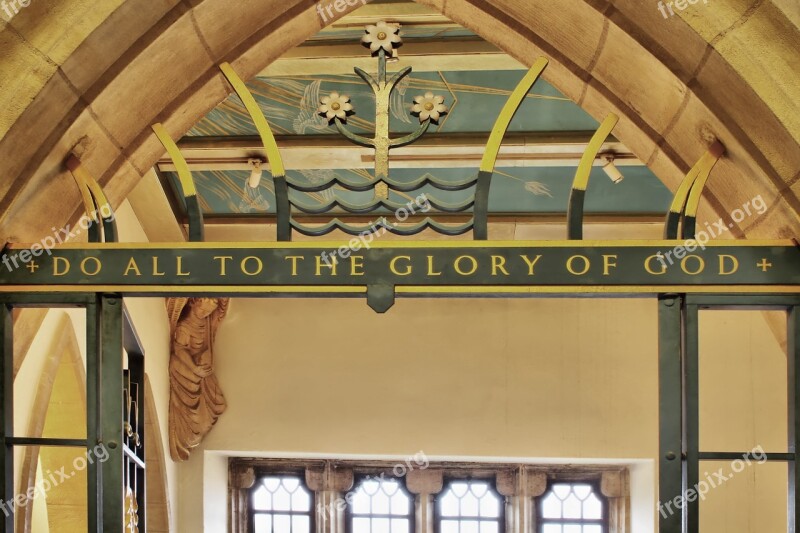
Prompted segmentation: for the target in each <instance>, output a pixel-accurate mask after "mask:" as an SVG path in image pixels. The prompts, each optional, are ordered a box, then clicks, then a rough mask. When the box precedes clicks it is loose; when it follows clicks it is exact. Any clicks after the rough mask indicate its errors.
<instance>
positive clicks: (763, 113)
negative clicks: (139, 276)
mask: <svg viewBox="0 0 800 533" xmlns="http://www.w3.org/2000/svg"><path fill="white" fill-rule="evenodd" d="M66 2H67V0H54V2H52V3H54V4H66ZM421 2H422V3H424V4H426V5H429V6H431V7H433V8H435V9H437V10H439V11H441V12H443V13H444V14H445V15H447V16H448V17H450V18H452V19H453V20H455V21H456V22H458V23H460V24H462V25H464V26H465V27H467V28H470V29H473V30H475V31H477V32H478V33H479V34H480V35H482V36H483V37H484V38H485V39H487V40H488V41H490V42H492V43H494V44H496V45H498V46H499V47H500V48H502V49H503V50H505V51H507V52H508V53H509V54H511V55H513V56H514V57H517V58H518V59H520V60H521V61H522V62H523V63H524V64H530V63H531V62H532V61H533V60H534V59H535V57H536V56H537V55H540V54H544V55H546V56H548V57H550V58H551V67H550V68H549V69H548V72H547V73H546V78H547V79H548V80H549V81H551V82H552V83H553V84H554V85H555V86H556V87H558V88H559V89H561V90H562V91H563V92H564V93H565V94H567V95H568V96H570V97H571V98H572V99H574V100H575V101H576V102H578V103H579V104H580V105H581V106H583V107H584V108H585V109H586V110H587V111H588V112H589V113H591V114H592V115H594V116H595V117H601V116H604V115H605V114H606V113H608V112H615V113H617V114H619V115H620V116H621V117H622V120H621V122H620V125H619V127H618V129H617V134H618V137H619V138H620V139H621V140H622V141H623V142H624V143H625V144H626V145H628V146H629V147H630V148H631V149H632V150H633V151H634V153H635V154H636V155H637V156H638V157H639V158H640V159H642V160H644V161H646V162H647V164H648V165H649V166H650V168H651V169H653V170H654V171H655V173H656V174H657V175H658V176H659V177H660V178H661V179H662V180H664V181H665V183H667V185H668V186H671V187H674V186H675V184H676V183H677V181H678V180H679V179H680V177H681V176H682V175H683V173H684V172H685V171H686V170H688V168H689V167H690V166H691V165H692V163H693V162H694V161H696V160H697V159H698V158H699V156H700V154H701V153H702V152H703V151H704V150H705V148H706V146H707V145H708V144H709V142H710V141H711V140H713V139H719V140H721V141H722V142H723V143H724V144H725V146H726V147H727V148H728V156H727V157H726V158H725V159H724V160H723V161H722V162H720V164H719V165H718V167H717V169H716V171H715V174H714V176H713V177H712V180H711V183H710V184H709V191H708V205H709V206H710V208H711V210H707V211H706V215H707V216H710V214H711V213H712V212H713V211H716V212H717V213H719V212H730V211H731V210H733V209H735V208H737V207H739V206H741V205H742V203H743V202H744V201H746V200H747V199H750V198H753V197H754V196H756V195H758V194H761V195H763V198H764V200H765V201H767V202H768V204H769V209H768V211H767V212H766V213H764V214H762V215H761V216H759V217H757V218H755V219H752V220H748V221H747V222H746V225H745V226H743V227H739V226H736V227H734V228H733V232H734V234H735V235H736V236H744V235H748V236H758V237H768V236H769V237H787V236H791V235H795V234H797V233H800V219H798V212H799V211H800V200H798V194H800V145H798V142H797V141H798V140H800V119H798V118H797V117H798V116H800V113H797V110H798V108H797V106H798V104H797V102H798V101H800V97H798V96H800V95H798V94H797V93H798V90H800V89H798V87H800V83H797V81H798V75H797V72H798V71H800V68H798V61H800V60H798V58H797V54H796V52H795V50H796V48H797V46H796V45H797V43H798V42H799V41H800V33H798V27H797V17H796V16H794V13H793V12H789V11H786V7H785V2H783V1H781V0H772V1H770V0H766V1H765V0H747V1H739V0H715V2H714V10H713V12H712V11H710V10H708V9H710V8H704V7H701V6H700V5H696V6H695V7H694V10H693V11H691V12H683V13H679V14H677V15H675V16H674V17H672V18H670V19H668V20H667V19H665V18H664V17H662V15H661V13H660V12H659V10H658V9H657V8H656V7H655V6H654V5H653V6H648V5H643V4H642V3H641V2H640V1H638V0H582V1H575V2H562V1H559V0H546V1H543V2H535V3H533V4H531V3H530V2H528V1H527V0H491V1H489V0H448V1H447V2H443V1H441V0H421ZM43 4H44V3H40V4H39V5H36V4H32V5H31V6H29V7H28V8H26V9H25V10H23V11H22V12H20V14H19V15H17V16H16V17H15V18H14V19H12V20H11V22H10V23H8V24H6V25H5V26H3V28H2V36H3V37H4V40H5V41H6V42H7V46H5V49H6V50H7V51H8V57H9V58H10V59H8V60H6V61H7V64H10V65H13V66H14V67H15V68H19V69H22V70H23V71H24V72H25V74H24V75H21V76H17V77H14V78H13V79H14V82H13V84H11V85H10V86H9V87H8V88H7V89H6V90H5V91H4V92H3V93H2V95H0V104H2V105H0V109H3V110H4V111H3V114H2V115H0V135H3V137H2V139H0V161H3V162H4V167H5V169H4V170H5V172H4V173H3V176H2V178H0V213H2V220H0V236H2V237H5V238H6V239H9V240H15V241H34V240H37V239H39V238H41V235H42V234H43V232H47V231H48V230H49V228H50V227H51V225H52V224H53V223H59V222H61V223H67V222H68V221H70V220H74V219H75V218H76V216H77V208H78V206H79V205H80V201H79V199H78V193H77V191H76V190H75V187H74V186H73V184H72V180H71V178H70V177H69V176H68V175H67V174H66V172H64V170H63V168H62V162H63V160H64V158H65V156H66V155H67V153H68V152H69V151H70V150H72V149H73V148H74V147H75V146H76V145H80V150H81V151H83V152H84V160H85V163H86V166H87V168H88V169H89V170H90V171H91V172H92V173H93V174H94V175H95V176H98V177H100V181H101V183H102V184H104V185H105V187H106V189H107V190H108V193H109V197H110V198H111V200H112V203H119V202H120V201H121V200H122V199H123V198H124V197H125V196H126V195H127V193H128V192H129V191H130V190H131V188H132V187H133V186H134V185H135V184H136V182H137V181H138V179H139V177H140V176H142V175H143V173H144V172H146V170H147V169H148V168H150V167H151V166H152V165H153V164H154V163H155V161H156V160H157V158H158V157H159V156H160V155H161V152H162V149H161V148H160V146H159V145H158V142H157V141H156V140H155V139H154V138H153V135H152V134H151V133H150V130H149V125H150V124H152V123H153V122H157V121H160V122H163V123H164V124H165V126H166V127H167V129H168V130H169V132H170V133H171V134H172V135H173V136H174V137H178V136H180V135H182V134H183V133H184V132H186V131H187V130H188V129H189V128H190V127H191V125H192V124H194V123H195V122H196V121H197V119H198V118H200V117H201V116H203V115H204V114H205V113H207V112H208V111H209V110H211V109H212V108H213V107H214V106H215V105H216V104H217V103H219V102H220V101H222V99H224V98H225V97H226V95H227V94H228V92H229V91H230V89H229V87H228V86H227V84H226V83H225V82H224V80H223V78H222V76H221V74H220V73H219V71H218V69H217V67H216V65H217V64H219V63H220V62H222V61H229V62H231V63H232V64H233V66H234V68H235V69H236V70H237V72H238V73H239V74H240V75H241V76H242V77H243V78H245V79H247V78H250V77H253V76H254V75H256V74H257V73H258V72H259V71H260V70H262V69H263V68H264V67H265V66H266V65H268V64H269V63H270V62H272V61H273V60H275V59H276V58H277V57H279V56H280V55H281V54H282V53H283V52H285V51H286V50H288V49H290V48H292V47H293V46H296V45H297V44H299V43H301V42H302V41H304V40H305V39H306V38H308V37H310V36H311V35H313V34H314V33H316V32H317V31H318V30H319V29H321V27H322V25H323V23H322V21H321V19H320V18H319V16H318V14H317V12H316V10H315V8H314V4H313V3H312V2H310V1H308V0H303V1H298V0H289V1H284V0H267V1H264V2H252V3H245V4H242V3H238V2H234V1H233V0H183V1H175V0H172V1H170V2H149V1H147V0H119V1H118V2H115V3H111V4H109V5H108V6H107V7H105V8H103V9H98V8H97V6H96V4H95V3H91V2H78V3H77V7H75V8H73V9H71V10H59V9H50V8H49V7H48V8H46V7H39V6H41V5H43ZM234 6H235V8H234ZM702 9H707V11H705V12H704V11H702ZM787 13H788V14H787ZM78 21H80V24H77V22H78ZM752 42H755V43H757V44H758V46H752V45H751V44H750V43H752ZM45 209H46V210H47V212H48V213H50V217H48V220H41V217H40V216H39V213H41V212H43V211H44V210H45Z"/></svg>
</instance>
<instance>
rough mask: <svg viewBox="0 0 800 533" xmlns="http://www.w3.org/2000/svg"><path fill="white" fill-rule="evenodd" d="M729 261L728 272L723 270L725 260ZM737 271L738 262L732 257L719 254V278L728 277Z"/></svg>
mask: <svg viewBox="0 0 800 533" xmlns="http://www.w3.org/2000/svg"><path fill="white" fill-rule="evenodd" d="M726 258H727V259H730V260H731V261H730V262H731V268H730V270H725V259H726ZM738 270H739V260H738V259H736V258H735V257H734V256H732V255H726V254H720V256H719V275H720V276H730V275H731V274H735V273H736V272H737V271H738Z"/></svg>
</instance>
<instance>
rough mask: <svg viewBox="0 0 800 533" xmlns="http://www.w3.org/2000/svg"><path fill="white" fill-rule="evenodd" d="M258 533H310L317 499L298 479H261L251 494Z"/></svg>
mask: <svg viewBox="0 0 800 533" xmlns="http://www.w3.org/2000/svg"><path fill="white" fill-rule="evenodd" d="M250 498H251V499H250V509H251V513H250V516H251V519H252V521H253V522H252V528H251V530H252V531H254V532H255V533H311V532H312V530H313V529H312V528H313V521H312V518H313V509H314V495H313V494H312V493H311V492H310V491H309V490H308V489H307V488H306V486H305V484H304V483H303V478H302V477H300V476H298V475H267V476H263V477H260V478H259V479H258V480H257V481H256V484H255V485H254V486H253V488H252V489H251V492H250Z"/></svg>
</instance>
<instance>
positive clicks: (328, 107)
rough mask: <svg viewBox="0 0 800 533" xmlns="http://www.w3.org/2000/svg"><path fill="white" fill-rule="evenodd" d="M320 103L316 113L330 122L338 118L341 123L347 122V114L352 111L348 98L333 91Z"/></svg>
mask: <svg viewBox="0 0 800 533" xmlns="http://www.w3.org/2000/svg"><path fill="white" fill-rule="evenodd" d="M320 102H321V104H322V105H320V106H319V107H318V108H317V112H318V113H319V114H320V115H322V116H323V117H325V118H327V119H328V120H330V121H333V120H334V119H337V118H338V119H339V120H341V121H342V122H347V113H348V112H349V111H352V110H353V104H351V103H350V97H349V96H345V95H343V94H341V95H340V94H339V93H337V92H335V91H334V92H332V93H331V94H329V95H328V96H324V97H323V98H322V100H320Z"/></svg>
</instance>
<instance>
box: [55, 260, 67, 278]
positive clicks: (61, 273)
mask: <svg viewBox="0 0 800 533" xmlns="http://www.w3.org/2000/svg"><path fill="white" fill-rule="evenodd" d="M59 261H63V262H64V270H62V271H59V270H58V263H59ZM67 272H69V259H67V258H65V257H54V258H53V275H54V276H63V275H65V274H66V273H67Z"/></svg>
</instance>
